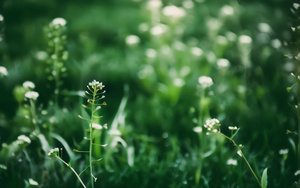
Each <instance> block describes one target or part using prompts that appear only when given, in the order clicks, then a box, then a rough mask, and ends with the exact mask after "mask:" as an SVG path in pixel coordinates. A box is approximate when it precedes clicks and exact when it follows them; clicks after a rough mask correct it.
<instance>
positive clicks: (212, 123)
mask: <svg viewBox="0 0 300 188" xmlns="http://www.w3.org/2000/svg"><path fill="white" fill-rule="evenodd" d="M220 125H221V124H220V121H219V120H217V119H216V118H213V119H208V120H206V122H205V125H204V127H205V128H206V129H207V130H208V131H210V132H213V133H217V132H219V127H220Z"/></svg>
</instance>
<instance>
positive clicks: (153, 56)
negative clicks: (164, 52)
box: [146, 48, 157, 58]
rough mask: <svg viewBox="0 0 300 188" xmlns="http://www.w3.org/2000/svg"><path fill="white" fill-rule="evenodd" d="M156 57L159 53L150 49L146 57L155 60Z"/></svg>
mask: <svg viewBox="0 0 300 188" xmlns="http://www.w3.org/2000/svg"><path fill="white" fill-rule="evenodd" d="M156 55H157V52H156V50H154V49H153V48H149V49H147V50H146V56H147V57H148V58H155V57H156Z"/></svg>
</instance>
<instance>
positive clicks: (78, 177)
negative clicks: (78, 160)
mask: <svg viewBox="0 0 300 188" xmlns="http://www.w3.org/2000/svg"><path fill="white" fill-rule="evenodd" d="M56 158H57V159H58V160H60V161H61V162H63V163H64V164H65V165H66V166H67V167H69V168H70V169H71V170H72V171H73V172H74V174H75V175H76V177H77V179H78V180H79V181H80V183H81V185H82V186H83V187H84V188H86V186H85V185H84V183H83V182H82V180H81V178H80V176H79V175H78V174H77V172H76V171H75V170H74V168H72V167H71V166H70V165H69V164H68V163H66V162H65V161H64V160H62V159H61V158H60V157H58V156H56Z"/></svg>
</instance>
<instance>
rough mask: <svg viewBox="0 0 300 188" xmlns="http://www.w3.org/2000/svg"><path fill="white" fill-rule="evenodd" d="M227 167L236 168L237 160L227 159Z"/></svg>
mask: <svg viewBox="0 0 300 188" xmlns="http://www.w3.org/2000/svg"><path fill="white" fill-rule="evenodd" d="M226 164H227V165H233V166H236V165H237V160H235V159H228V160H227V162H226Z"/></svg>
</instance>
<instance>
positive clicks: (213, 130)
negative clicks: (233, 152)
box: [204, 118, 268, 188]
mask: <svg viewBox="0 0 300 188" xmlns="http://www.w3.org/2000/svg"><path fill="white" fill-rule="evenodd" d="M220 126H221V124H220V121H219V120H218V119H216V118H213V119H208V120H206V121H205V124H204V128H205V129H206V130H207V132H206V134H207V135H210V134H217V135H220V136H222V137H224V138H226V139H227V140H229V141H230V142H231V143H232V144H233V145H234V146H235V147H236V149H237V154H238V155H239V156H240V157H242V158H243V160H244V161H245V162H246V164H247V166H248V168H249V169H250V171H251V173H252V175H253V176H254V178H255V179H256V181H257V183H258V184H259V186H260V187H262V188H266V187H267V183H268V181H267V178H268V177H267V170H268V168H266V169H265V170H264V171H263V174H262V177H261V181H260V180H259V179H258V176H257V175H256V173H255V172H254V170H253V168H252V167H251V165H250V163H249V162H248V160H247V158H246V157H245V155H244V153H243V151H242V148H243V145H242V144H237V143H236V142H235V141H234V139H233V138H234V137H235V136H236V135H237V133H238V131H239V130H240V128H237V127H236V126H229V127H228V129H229V130H230V131H231V136H230V137H229V136H227V135H225V134H223V133H222V132H221V129H220Z"/></svg>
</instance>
